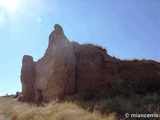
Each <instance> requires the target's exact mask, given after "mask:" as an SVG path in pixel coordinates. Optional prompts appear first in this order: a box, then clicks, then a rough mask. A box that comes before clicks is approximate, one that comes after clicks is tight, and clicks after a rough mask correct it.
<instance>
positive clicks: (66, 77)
mask: <svg viewBox="0 0 160 120" xmlns="http://www.w3.org/2000/svg"><path fill="white" fill-rule="evenodd" d="M54 29H55V30H54V31H53V32H52V33H51V34H50V36H49V46H48V48H47V50H46V52H45V54H44V56H43V57H42V58H41V59H40V60H38V61H37V62H33V58H32V57H31V56H26V55H25V56H24V57H23V62H22V64H23V65H22V70H21V82H22V93H23V100H24V101H34V102H42V101H44V102H48V101H50V100H55V99H57V98H58V99H63V98H64V97H65V96H66V95H69V94H74V93H79V94H84V93H92V92H98V91H101V90H104V89H106V88H109V87H110V85H113V84H114V83H115V82H118V81H119V80H120V79H123V80H126V81H138V82H136V85H137V86H138V87H137V89H136V90H137V91H141V88H146V89H150V90H151V91H154V90H160V87H159V86H160V64H159V63H157V62H154V61H138V62H135V61H121V60H118V59H116V58H113V57H111V56H109V55H108V54H107V53H106V50H105V49H102V48H101V47H97V46H94V45H90V44H88V45H80V44H78V43H75V42H70V41H69V40H68V39H67V38H66V36H65V35H64V32H63V29H62V27H61V26H60V25H58V24H56V25H55V26H54ZM153 81H156V82H153ZM147 83H149V84H147ZM152 83H154V84H152ZM150 85H151V86H150ZM153 87H154V89H152V88H153Z"/></svg>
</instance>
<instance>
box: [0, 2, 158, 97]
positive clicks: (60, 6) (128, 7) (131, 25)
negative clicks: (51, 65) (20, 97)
mask: <svg viewBox="0 0 160 120" xmlns="http://www.w3.org/2000/svg"><path fill="white" fill-rule="evenodd" d="M56 23H58V24H60V25H61V26H62V27H63V29H64V32H65V34H66V36H67V37H68V39H69V40H71V41H72V40H74V41H77V42H79V43H94V44H98V45H101V46H102V47H104V48H106V49H107V51H108V54H110V55H111V56H116V57H118V58H120V59H134V58H137V59H143V58H145V59H153V60H156V61H160V0H67V1H65V0H0V42H1V43H0V56H1V57H0V95H5V94H6V93H8V94H11V93H15V92H16V91H21V82H20V72H21V66H22V57H23V55H25V54H27V55H31V56H33V58H34V60H35V61H37V60H38V59H40V58H41V57H42V56H43V55H44V52H45V50H46V48H47V46H48V36H49V34H50V33H51V32H52V30H53V28H54V24H56Z"/></svg>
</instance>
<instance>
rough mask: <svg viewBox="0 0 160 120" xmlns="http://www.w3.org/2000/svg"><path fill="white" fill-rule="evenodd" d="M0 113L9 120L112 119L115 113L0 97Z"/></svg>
mask: <svg viewBox="0 0 160 120" xmlns="http://www.w3.org/2000/svg"><path fill="white" fill-rule="evenodd" d="M0 103H1V106H0V110H1V113H0V115H3V116H7V117H9V118H10V119H11V120H114V119H116V118H115V114H109V115H108V116H106V115H102V114H100V113H98V112H96V111H95V112H92V113H91V112H89V111H87V110H84V109H82V108H81V107H79V106H78V105H76V104H75V103H72V102H62V103H56V102H51V103H48V104H46V105H45V106H39V107H37V106H36V105H34V104H31V105H29V104H28V103H21V102H18V101H16V100H15V99H11V98H0Z"/></svg>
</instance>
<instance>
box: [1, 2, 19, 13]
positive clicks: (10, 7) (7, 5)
mask: <svg viewBox="0 0 160 120" xmlns="http://www.w3.org/2000/svg"><path fill="white" fill-rule="evenodd" d="M19 4H20V0H0V7H2V8H3V9H5V10H7V11H8V12H10V13H12V12H15V11H16V9H17V8H18V6H19Z"/></svg>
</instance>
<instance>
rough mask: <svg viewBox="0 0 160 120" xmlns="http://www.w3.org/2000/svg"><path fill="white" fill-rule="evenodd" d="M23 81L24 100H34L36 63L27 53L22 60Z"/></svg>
mask: <svg viewBox="0 0 160 120" xmlns="http://www.w3.org/2000/svg"><path fill="white" fill-rule="evenodd" d="M22 64H23V66H22V69H21V82H22V93H23V97H24V99H23V100H24V101H34V97H35V84H34V83H35V64H34V61H33V58H32V57H31V56H27V55H25V56H24V57H23V61H22Z"/></svg>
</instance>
